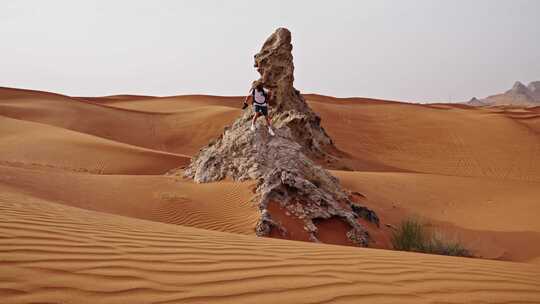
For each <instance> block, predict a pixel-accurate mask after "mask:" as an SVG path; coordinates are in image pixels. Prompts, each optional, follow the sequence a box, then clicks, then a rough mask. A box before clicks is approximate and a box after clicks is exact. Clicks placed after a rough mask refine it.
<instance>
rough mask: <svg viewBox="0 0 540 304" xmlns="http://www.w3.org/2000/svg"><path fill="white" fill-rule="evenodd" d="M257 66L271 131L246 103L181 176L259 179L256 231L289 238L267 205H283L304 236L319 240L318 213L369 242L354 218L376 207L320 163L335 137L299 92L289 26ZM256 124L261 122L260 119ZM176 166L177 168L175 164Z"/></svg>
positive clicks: (200, 179) (263, 51)
mask: <svg viewBox="0 0 540 304" xmlns="http://www.w3.org/2000/svg"><path fill="white" fill-rule="evenodd" d="M255 68H257V71H258V72H259V73H260V75H261V77H260V79H258V80H257V82H260V83H262V84H263V85H264V86H265V87H266V88H268V89H270V90H271V92H272V96H273V100H270V106H271V107H270V115H271V118H272V123H273V125H274V129H275V133H276V135H275V136H270V135H269V134H268V133H267V131H266V128H265V127H259V128H258V129H257V130H256V131H255V132H252V131H250V129H249V127H250V119H251V118H252V115H253V109H252V108H251V107H249V108H248V109H246V110H245V111H244V112H243V114H242V115H241V116H240V117H239V118H238V119H236V121H234V123H233V124H232V125H231V126H228V127H226V128H225V130H224V132H223V134H221V135H220V136H219V137H218V138H217V139H215V140H213V141H212V142H210V143H209V144H208V145H207V146H206V147H204V148H203V149H201V150H200V151H199V153H198V154H197V155H196V156H194V157H193V159H192V162H191V164H190V166H189V167H188V168H186V170H185V171H184V176H185V177H189V178H193V179H194V180H195V181H196V182H199V183H204V182H212V181H218V180H221V179H223V178H225V177H231V178H233V179H235V180H239V181H243V180H257V189H256V191H257V193H258V195H259V201H258V205H259V209H260V211H261V218H260V220H259V223H258V224H257V227H256V233H257V235H260V236H267V235H270V234H271V233H277V234H279V235H280V236H281V237H284V238H288V237H287V234H288V231H287V227H286V226H285V225H283V223H280V222H279V221H278V220H277V219H276V218H275V217H274V216H273V214H272V212H270V211H269V209H268V206H269V204H271V203H272V204H279V206H280V208H282V209H283V210H286V211H285V212H286V213H287V214H288V215H289V216H291V217H294V220H296V221H299V222H301V223H302V225H303V229H304V230H305V231H306V232H307V233H308V234H309V239H310V240H312V241H319V238H318V228H317V225H316V223H315V222H314V220H315V221H319V220H324V219H330V218H337V219H339V220H341V221H343V222H345V223H347V224H348V226H349V228H350V229H349V230H348V232H347V237H348V239H349V240H350V241H351V242H353V243H354V244H357V245H361V246H367V244H368V241H369V235H368V233H367V230H366V229H365V227H364V226H362V224H361V221H359V218H363V219H364V220H367V221H371V222H373V223H376V224H377V225H378V221H379V220H378V218H377V215H376V214H375V213H374V212H373V211H371V210H369V209H367V208H365V207H362V206H360V205H358V204H356V203H355V202H353V201H352V200H351V198H350V196H349V194H348V193H347V192H346V191H345V190H343V189H342V188H341V186H340V184H339V181H338V180H337V179H336V178H335V177H334V176H332V175H331V174H330V173H329V172H328V171H326V170H325V169H324V168H322V167H321V166H319V165H317V162H319V161H320V160H321V159H323V160H331V159H333V158H334V156H332V155H331V154H330V153H329V151H335V150H336V149H335V147H334V144H333V142H332V140H331V139H330V137H329V136H328V134H327V133H326V132H325V131H324V129H323V128H322V126H321V119H320V117H319V116H318V115H317V114H316V113H314V112H313V111H312V110H311V108H310V107H309V105H308V104H307V103H306V101H305V100H304V98H303V97H302V95H301V94H300V92H299V91H298V90H296V89H295V88H294V86H293V82H294V65H293V56H292V44H291V33H290V32H289V30H287V29H285V28H279V29H277V30H276V31H275V32H274V33H273V34H272V35H271V36H270V37H269V38H268V39H267V40H266V42H265V43H264V45H263V46H262V49H261V51H260V52H259V53H258V54H256V55H255ZM258 123H259V124H264V122H263V120H262V119H260V120H259V122H258ZM173 174H174V172H173Z"/></svg>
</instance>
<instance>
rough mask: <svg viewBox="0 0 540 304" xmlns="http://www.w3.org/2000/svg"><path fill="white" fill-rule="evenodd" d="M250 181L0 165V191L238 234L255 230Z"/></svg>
mask: <svg viewBox="0 0 540 304" xmlns="http://www.w3.org/2000/svg"><path fill="white" fill-rule="evenodd" d="M252 185H253V182H246V183H234V182H230V181H223V182H219V183H212V184H203V185H198V184H194V183H193V182H192V181H189V180H182V179H175V178H173V177H167V176H159V175H156V176H147V175H95V174H77V173H71V172H57V171H54V172H50V171H46V170H36V169H26V168H14V167H8V166H0V192H3V193H4V194H6V195H7V194H9V195H10V196H12V197H17V198H18V199H19V200H25V198H26V197H28V196H30V197H35V198H39V199H42V200H46V201H50V202H59V203H62V204H65V205H69V206H74V207H79V208H84V209H89V210H95V211H101V212H107V213H113V214H118V215H123V216H129V217H135V218H141V219H147V220H152V221H157V222H165V223H172V224H177V225H185V226H193V227H198V228H204V229H212V230H217V231H226V232H233V233H240V234H249V235H254V234H255V230H254V227H255V224H256V222H257V219H258V216H259V212H258V209H257V207H256V205H255V204H254V202H252V198H253V196H254V194H253V192H252V188H253V186H252Z"/></svg>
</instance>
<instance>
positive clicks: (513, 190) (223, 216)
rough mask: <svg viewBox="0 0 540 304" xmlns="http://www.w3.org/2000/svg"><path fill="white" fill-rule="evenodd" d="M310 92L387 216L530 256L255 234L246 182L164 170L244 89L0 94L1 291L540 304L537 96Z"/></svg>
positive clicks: (230, 113)
mask: <svg viewBox="0 0 540 304" xmlns="http://www.w3.org/2000/svg"><path fill="white" fill-rule="evenodd" d="M306 97H307V99H308V102H309V103H310V105H311V106H312V107H313V108H314V109H315V111H317V112H318V113H319V114H320V115H321V117H322V123H323V126H324V127H325V129H326V130H327V132H328V133H329V134H330V135H331V136H332V137H333V139H334V140H335V142H336V145H337V147H338V148H339V149H341V150H342V151H344V153H345V157H344V162H343V163H344V164H346V165H347V167H348V169H349V170H350V169H354V170H355V171H333V173H334V174H335V175H337V176H338V177H339V178H340V180H341V182H342V183H343V185H344V186H345V187H346V188H348V189H350V190H351V191H357V192H358V193H359V194H358V195H357V196H358V198H359V200H361V201H362V203H363V204H364V205H367V206H368V207H370V208H372V209H374V210H375V211H376V212H377V213H378V214H379V216H380V217H381V221H382V223H383V224H391V225H397V224H398V223H399V221H401V220H402V219H403V218H405V217H407V216H418V217H420V218H421V219H422V220H425V221H426V222H427V223H429V225H431V227H432V228H433V229H437V230H440V231H442V232H444V233H445V234H446V235H448V236H449V237H450V238H453V237H456V238H459V239H460V240H461V241H462V242H463V243H464V244H465V245H466V246H467V247H468V248H469V249H471V250H473V253H475V254H476V255H478V256H482V257H487V258H493V259H502V260H512V261H525V262H528V263H529V264H519V263H509V262H501V261H489V260H481V259H461V258H448V257H439V256H427V255H420V254H412V253H403V252H392V251H384V250H370V249H357V248H351V247H339V246H326V245H316V244H309V243H303V242H290V241H281V240H274V239H260V238H255V237H254V236H253V233H254V231H253V227H254V226H255V222H256V220H257V218H258V210H257V208H256V206H255V205H254V204H253V203H252V202H251V200H252V198H253V195H254V194H253V189H254V187H255V182H248V183H235V182H231V181H222V182H219V183H211V184H204V185H199V184H194V183H193V182H192V181H190V180H184V179H181V178H175V177H170V176H164V175H162V174H163V173H164V172H167V171H169V170H170V169H173V168H178V167H182V166H184V165H185V164H186V163H187V161H188V159H189V157H190V156H192V155H193V154H195V153H197V151H198V150H199V149H200V148H201V147H202V146H204V145H205V144H206V143H207V142H208V141H209V140H210V139H212V138H213V137H215V136H217V135H219V134H220V133H221V132H222V130H223V127H224V126H225V125H227V124H229V123H230V122H232V121H233V120H234V118H235V117H236V116H237V115H238V113H239V112H240V110H239V109H238V105H239V103H240V99H241V98H240V97H217V96H200V95H190V96H175V97H163V98H158V97H150V96H131V95H118V96H108V97H97V98H87V97H77V98H72V97H68V96H63V95H58V94H52V93H47V92H38V91H29V90H18V89H8V88H0V126H1V127H0V267H2V268H1V269H2V271H0V299H1V300H2V301H0V302H1V303H50V302H53V303H208V302H221V303H253V302H261V303H276V302H280V303H319V302H322V303H325V302H328V303H330V302H331V303H358V302H362V300H363V302H366V303H540V281H539V280H540V279H539V278H540V245H538V244H540V226H539V223H540V221H539V220H538V214H539V211H540V210H539V208H540V200H539V198H540V108H538V107H537V108H528V109H521V108H515V107H513V108H512V107H503V108H489V109H484V108H471V107H468V106H464V105H446V104H437V105H414V104H405V103H397V102H389V101H382V100H373V99H364V98H349V99H336V98H332V97H326V96H320V95H306ZM344 169H345V168H344ZM79 208H81V209H79ZM84 209H86V210H84ZM88 210H90V211H88ZM160 222H161V223H160ZM179 225H182V226H179ZM188 226H189V227H188ZM191 227H197V228H204V229H208V230H200V229H195V228H191ZM327 228H332V227H327ZM334 228H336V227H334ZM338 228H339V227H338ZM222 232H229V233H222ZM378 245H380V244H378ZM387 245H388V244H382V245H381V246H380V247H385V246H387Z"/></svg>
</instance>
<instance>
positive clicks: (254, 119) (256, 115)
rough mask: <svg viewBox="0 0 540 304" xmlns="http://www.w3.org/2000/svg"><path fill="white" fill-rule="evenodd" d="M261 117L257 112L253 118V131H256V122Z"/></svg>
mask: <svg viewBox="0 0 540 304" xmlns="http://www.w3.org/2000/svg"><path fill="white" fill-rule="evenodd" d="M260 115H261V113H259V112H255V115H254V116H253V119H252V120H251V131H255V121H256V120H257V118H259V116H260Z"/></svg>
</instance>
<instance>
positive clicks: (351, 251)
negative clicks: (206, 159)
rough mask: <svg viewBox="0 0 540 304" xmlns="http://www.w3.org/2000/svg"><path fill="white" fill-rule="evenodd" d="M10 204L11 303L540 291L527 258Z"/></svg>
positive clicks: (0, 286)
mask: <svg viewBox="0 0 540 304" xmlns="http://www.w3.org/2000/svg"><path fill="white" fill-rule="evenodd" d="M0 208H1V212H0V235H2V238H0V263H1V264H2V265H3V266H4V270H3V271H2V272H0V296H1V297H2V302H3V303H30V302H34V303H35V302H41V303H43V302H48V303H51V302H54V303H64V302H71V303H96V302H101V303H103V302H107V303H208V302H213V303H217V302H222V303H253V302H257V303H276V302H279V303H313V302H319V303H326V302H332V303H358V302H360V301H363V302H369V303H395V302H399V303H441V302H444V303H486V302H492V303H518V302H519V303H538V302H539V301H540V269H539V268H538V267H531V266H530V265H525V264H516V263H507V262H496V261H488V260H479V259H465V258H450V257H442V256H429V255H421V254H414V253H403V252H392V251H383V250H374V249H360V248H353V247H344V246H331V245H318V244H310V243H298V242H291V241H282V240H276V239H261V238H256V237H250V236H241V235H236V234H227V233H220V232H213V231H208V230H200V229H193V228H188V227H179V226H173V225H167V224H159V223H154V222H149V221H142V220H136V219H131V218H126V217H118V216H114V215H107V214H103V213H97V212H91V211H84V210H81V209H76V208H71V207H66V206H63V205H58V204H52V203H47V202H42V201H39V200H35V199H28V200H25V201H19V200H17V201H15V202H12V201H10V200H9V198H5V197H4V198H2V199H1V200H0ZM6 266H8V267H6Z"/></svg>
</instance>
